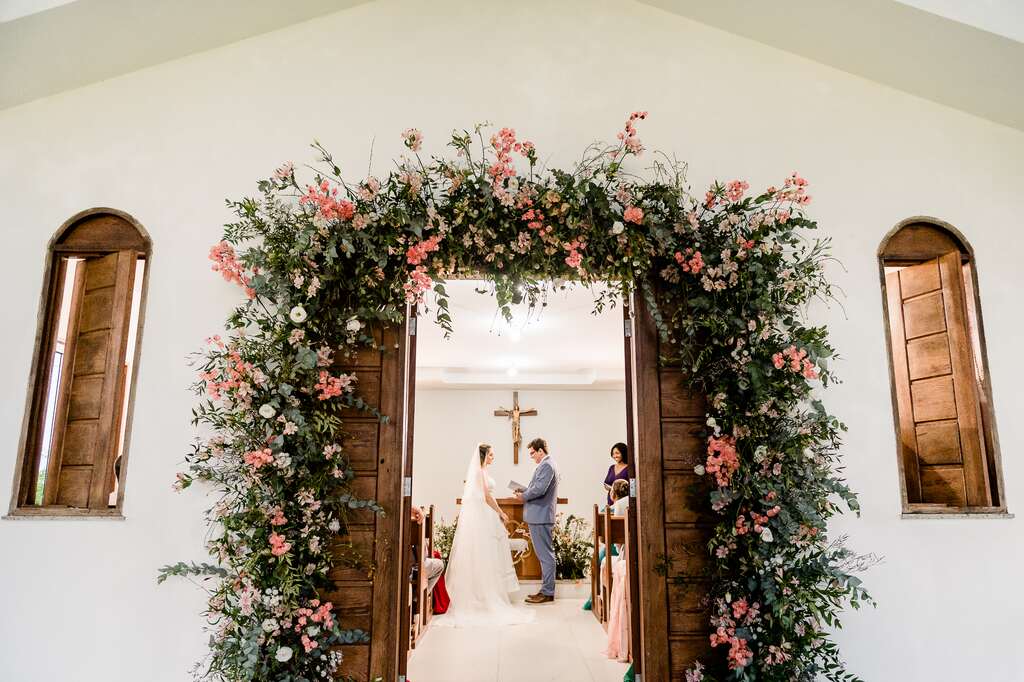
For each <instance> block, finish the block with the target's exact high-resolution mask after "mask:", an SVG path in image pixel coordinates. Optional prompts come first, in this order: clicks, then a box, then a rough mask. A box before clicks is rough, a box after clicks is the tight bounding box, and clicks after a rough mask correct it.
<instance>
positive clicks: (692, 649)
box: [628, 296, 714, 682]
mask: <svg viewBox="0 0 1024 682" xmlns="http://www.w3.org/2000/svg"><path fill="white" fill-rule="evenodd" d="M631 331H632V334H631V338H630V343H629V363H628V366H629V367H630V375H631V376H630V377H629V379H630V384H631V387H632V391H631V392H630V393H631V403H632V405H631V408H632V413H633V422H634V426H633V428H634V429H635V433H634V434H633V438H634V440H635V444H636V447H635V448H631V450H632V454H631V457H630V461H631V462H632V463H633V464H632V465H631V466H632V467H633V469H632V470H631V474H632V475H635V476H636V489H635V493H636V508H637V514H636V516H637V520H636V525H637V532H636V534H632V533H631V537H636V538H638V542H631V543H630V550H631V552H632V549H633V547H634V546H635V547H636V551H637V556H636V557H635V558H634V557H632V556H631V557H630V561H631V562H633V561H635V562H636V565H637V569H638V570H637V571H636V575H637V576H638V577H639V583H640V584H639V594H640V599H638V600H636V601H637V602H639V605H640V613H639V621H640V623H639V628H640V639H639V641H640V647H639V648H640V654H639V656H637V654H636V651H635V650H634V656H636V657H637V659H638V662H639V664H640V666H642V670H643V679H644V682H668V681H669V680H673V681H674V680H681V679H683V675H684V671H685V670H686V668H688V667H689V666H690V665H691V664H692V663H693V661H694V660H696V659H697V658H701V660H703V661H704V662H705V663H707V662H709V661H711V660H712V659H713V658H714V657H713V656H712V655H711V648H710V644H709V641H708V632H709V624H708V612H707V610H706V609H705V608H704V607H703V606H702V605H701V602H702V598H703V596H704V594H705V593H706V591H707V587H708V584H709V583H708V569H709V567H710V561H709V556H708V550H707V542H708V540H709V538H710V537H711V532H712V528H713V523H714V519H713V518H711V517H710V512H705V511H702V510H705V509H707V506H708V502H707V495H706V492H705V491H701V492H699V493H698V494H696V495H694V494H692V492H691V491H692V490H694V489H695V488H697V486H699V485H700V479H698V477H697V476H696V475H695V474H694V473H693V467H694V466H696V465H697V464H702V463H703V462H704V459H705V457H706V452H707V445H706V443H705V440H704V435H703V433H704V432H703V426H704V419H705V412H706V409H705V401H704V397H703V396H702V395H698V394H695V393H693V392H692V391H690V390H689V389H688V388H687V387H686V382H685V377H684V376H683V374H682V372H681V371H680V370H679V369H676V368H668V367H661V366H660V363H659V352H660V351H661V350H662V348H661V344H660V340H659V338H658V331H657V329H656V327H655V324H654V320H653V318H652V317H651V314H650V312H649V311H648V309H647V306H646V305H645V304H644V302H643V301H642V299H641V298H640V296H634V300H633V306H632V330H631ZM664 350H665V351H666V354H668V353H671V349H664ZM630 530H631V531H632V529H630ZM631 570H632V566H631ZM631 587H632V585H631ZM633 594H637V592H634V593H633ZM634 641H638V640H636V639H634Z"/></svg>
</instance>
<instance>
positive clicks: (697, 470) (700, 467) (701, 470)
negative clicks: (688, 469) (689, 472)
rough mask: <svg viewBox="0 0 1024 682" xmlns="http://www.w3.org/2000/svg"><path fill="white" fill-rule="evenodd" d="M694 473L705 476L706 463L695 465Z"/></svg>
mask: <svg viewBox="0 0 1024 682" xmlns="http://www.w3.org/2000/svg"><path fill="white" fill-rule="evenodd" d="M693 473H695V474H697V475H698V476H703V475H704V465H703V464H698V465H697V466H695V467H693Z"/></svg>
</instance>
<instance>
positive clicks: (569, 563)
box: [551, 514, 594, 580]
mask: <svg viewBox="0 0 1024 682" xmlns="http://www.w3.org/2000/svg"><path fill="white" fill-rule="evenodd" d="M593 537H594V536H593V529H591V528H590V527H589V526H588V525H587V522H586V521H584V520H583V519H582V518H581V517H579V516H576V515H574V514H569V515H568V516H566V515H565V514H559V515H558V516H557V518H556V519H555V525H554V526H552V528H551V539H552V544H553V545H554V549H555V577H556V578H558V579H559V580H578V579H580V578H584V577H586V576H587V575H588V574H589V573H590V560H591V558H592V553H593V551H594V543H593V542H592V540H593Z"/></svg>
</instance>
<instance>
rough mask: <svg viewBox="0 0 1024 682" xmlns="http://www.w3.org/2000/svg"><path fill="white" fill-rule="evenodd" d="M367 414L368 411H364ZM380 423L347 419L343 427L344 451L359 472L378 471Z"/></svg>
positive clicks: (374, 420) (373, 420)
mask: <svg viewBox="0 0 1024 682" xmlns="http://www.w3.org/2000/svg"><path fill="white" fill-rule="evenodd" d="M364 414H366V413H364ZM379 426H380V425H379V423H378V422H377V420H376V419H372V420H371V421H366V420H364V421H361V422H356V421H351V420H350V421H347V422H345V423H344V425H343V426H342V428H343V429H344V431H345V434H344V436H343V437H342V440H341V442H342V452H343V453H344V454H345V456H346V457H348V461H349V464H351V466H352V468H353V469H355V470H356V471H357V472H361V473H370V472H375V471H377V458H378V448H379V443H380V440H379V436H380V434H379V431H380V428H379Z"/></svg>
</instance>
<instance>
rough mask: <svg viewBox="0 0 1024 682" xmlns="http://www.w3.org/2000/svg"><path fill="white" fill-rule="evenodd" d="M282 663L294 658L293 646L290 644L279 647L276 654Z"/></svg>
mask: <svg viewBox="0 0 1024 682" xmlns="http://www.w3.org/2000/svg"><path fill="white" fill-rule="evenodd" d="M274 658H276V659H277V660H279V661H280V662H281V663H286V662H287V661H290V660H292V648H291V647H290V646H282V647H278V649H277V654H276V655H275V656H274Z"/></svg>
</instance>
